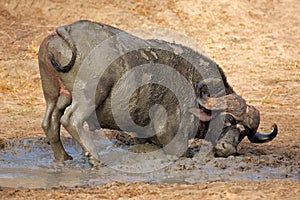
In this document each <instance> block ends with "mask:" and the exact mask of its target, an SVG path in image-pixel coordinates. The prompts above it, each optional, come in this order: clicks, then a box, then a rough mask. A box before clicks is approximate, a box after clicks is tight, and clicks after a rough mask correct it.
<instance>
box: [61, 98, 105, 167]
mask: <svg viewBox="0 0 300 200" xmlns="http://www.w3.org/2000/svg"><path fill="white" fill-rule="evenodd" d="M94 111H95V108H94V107H93V106H91V105H90V104H89V103H88V102H85V103H76V102H75V101H73V102H72V104H71V106H70V108H69V109H68V110H67V111H66V112H65V114H64V115H63V116H62V118H61V123H62V125H63V126H64V128H65V129H66V130H67V131H68V132H69V133H70V134H71V135H72V137H73V138H74V139H75V140H76V141H77V142H78V143H79V144H80V146H81V148H82V150H83V152H84V154H85V155H86V156H87V157H88V159H89V162H90V164H91V165H93V166H99V165H100V162H99V158H98V151H97V148H96V146H95V144H94V142H93V140H92V138H91V137H90V134H89V133H87V132H86V130H84V127H83V124H84V122H85V121H86V120H87V119H88V118H89V117H90V115H91V114H92V113H93V112H94Z"/></svg>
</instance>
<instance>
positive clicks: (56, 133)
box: [42, 94, 72, 162]
mask: <svg viewBox="0 0 300 200" xmlns="http://www.w3.org/2000/svg"><path fill="white" fill-rule="evenodd" d="M70 102H71V99H70V97H69V96H68V95H66V94H61V95H60V96H59V97H58V99H57V102H47V108H46V113H45V117H44V120H43V123H42V128H43V129H44V131H45V133H46V136H47V138H48V140H49V142H50V145H51V147H52V150H53V152H54V157H55V160H56V161H59V162H62V161H65V160H71V159H72V157H71V156H70V155H68V154H67V152H66V151H65V149H64V147H63V145H62V143H61V139H60V125H61V124H60V118H61V116H62V115H63V112H64V111H65V109H66V107H67V106H68V105H69V104H70Z"/></svg>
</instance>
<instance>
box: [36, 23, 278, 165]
mask: <svg viewBox="0 0 300 200" xmlns="http://www.w3.org/2000/svg"><path fill="white" fill-rule="evenodd" d="M39 68H40V74H41V80H42V86H43V92H44V96H45V100H46V104H47V109H46V113H45V117H44V120H43V123H42V127H43V129H44V131H45V133H46V135H47V138H48V139H49V141H50V144H51V147H52V149H53V151H54V156H55V159H56V160H58V161H63V160H67V159H71V157H70V156H69V155H68V154H67V153H66V151H65V150H64V147H63V145H62V143H61V140H60V125H61V124H62V125H63V126H64V127H65V129H66V130H67V131H68V132H69V133H70V134H71V135H72V137H73V138H74V139H75V140H76V141H77V142H78V143H79V144H80V145H81V147H82V148H83V150H84V151H85V152H87V153H88V154H87V155H92V156H93V158H96V159H101V158H99V157H98V154H97V151H95V146H94V143H93V141H92V140H91V138H89V137H88V136H87V135H88V134H87V133H86V131H87V130H85V129H84V128H83V125H84V122H87V124H88V125H89V129H90V130H95V129H99V128H110V129H117V130H124V131H130V132H134V133H136V135H137V137H139V138H145V139H146V140H148V141H151V142H153V143H155V144H157V145H159V146H161V147H162V148H164V150H165V151H166V152H167V153H170V154H175V155H178V156H181V155H183V154H184V152H185V151H186V149H187V145H188V140H189V139H190V138H193V137H198V138H207V139H209V140H211V141H212V142H213V144H214V149H213V152H214V154H215V155H216V156H223V157H227V156H229V155H232V154H235V153H236V151H237V145H238V144H239V143H240V142H241V140H242V139H243V138H244V137H245V136H247V137H248V139H249V140H250V141H251V142H253V143H263V142H267V141H270V140H272V139H273V138H275V137H276V135H277V126H276V125H274V130H273V131H272V132H271V133H270V134H260V133H258V132H257V129H258V126H259V122H260V116H259V111H258V110H256V109H255V108H254V107H253V106H249V105H247V104H246V102H245V100H244V99H243V98H242V97H240V96H238V95H237V94H236V93H235V92H234V91H233V89H232V87H231V86H230V85H229V84H228V82H227V80H226V77H225V75H224V72H223V71H222V69H221V68H219V67H218V65H217V64H216V63H215V62H213V61H212V60H211V59H209V58H207V57H206V56H204V55H201V54H199V53H197V52H195V51H193V50H192V49H190V48H187V47H184V46H182V45H179V44H175V43H169V42H165V41H160V40H143V39H140V38H138V37H135V36H133V35H131V34H129V33H126V32H124V31H122V30H119V29H117V28H114V27H111V26H108V25H105V24H100V23H94V22H90V21H78V22H75V23H73V24H70V25H66V26H61V27H58V28H57V29H56V32H54V33H52V34H50V35H49V36H48V37H47V38H46V39H44V41H43V42H42V44H41V46H40V50H39ZM124 77H125V78H124ZM129 94H130V95H129Z"/></svg>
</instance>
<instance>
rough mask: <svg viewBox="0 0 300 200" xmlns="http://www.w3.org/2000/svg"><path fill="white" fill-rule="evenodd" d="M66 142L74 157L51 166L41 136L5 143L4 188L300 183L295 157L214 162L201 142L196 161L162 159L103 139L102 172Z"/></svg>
mask: <svg viewBox="0 0 300 200" xmlns="http://www.w3.org/2000/svg"><path fill="white" fill-rule="evenodd" d="M63 143H64V145H65V147H66V150H67V152H68V153H69V154H70V155H72V156H73V158H74V159H73V160H71V161H67V162H65V163H64V164H59V163H55V162H53V153H52V151H51V148H50V145H49V144H48V143H47V140H46V139H45V138H43V137H40V138H26V139H23V140H18V141H9V142H6V143H4V144H1V145H0V186H2V187H13V188H18V187H23V188H53V187H59V186H66V187H75V186H87V185H99V184H103V183H107V182H111V181H115V180H118V181H149V182H153V183H175V182H177V183H197V182H207V181H233V180H235V181H236V180H267V179H293V180H300V178H299V165H295V164H291V163H298V162H297V160H298V157H297V156H296V157H295V156H288V155H287V156H283V155H273V154H269V155H259V156H257V155H240V156H236V157H233V156H231V157H229V158H211V157H207V156H204V155H206V154H207V153H208V152H209V149H210V145H209V143H206V142H203V141H202V142H200V143H201V151H200V152H198V153H195V155H194V157H193V158H180V159H175V157H172V156H163V154H161V155H159V154H160V153H161V152H159V150H156V148H155V147H154V146H152V145H150V144H144V145H135V146H129V145H120V143H119V142H111V141H107V140H99V141H97V144H98V145H102V146H103V152H101V154H100V156H101V157H102V158H104V161H105V162H106V164H107V166H106V167H100V168H99V169H93V168H91V167H90V165H89V164H88V162H87V160H86V158H85V157H84V156H82V155H81V154H82V153H81V149H80V148H79V146H78V145H77V144H76V142H74V141H73V140H72V139H71V138H63ZM116 144H118V145H116ZM120 146H122V148H120ZM205 146H206V147H205ZM141 149H142V150H141ZM149 149H150V151H152V152H155V154H156V155H159V156H156V155H152V154H148V153H146V154H142V153H141V152H142V151H143V150H149ZM198 149H199V145H198ZM194 150H196V151H197V145H196V146H195V145H194ZM135 151H138V152H139V153H137V154H130V153H129V156H128V152H135ZM130 155H131V156H130ZM139 156H140V157H139ZM109 161H111V162H109ZM298 164H299V163H298Z"/></svg>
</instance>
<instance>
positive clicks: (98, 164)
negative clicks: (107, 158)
mask: <svg viewBox="0 0 300 200" xmlns="http://www.w3.org/2000/svg"><path fill="white" fill-rule="evenodd" d="M84 155H85V156H86V157H87V158H88V162H89V163H90V165H91V166H92V167H93V168H95V169H98V168H100V167H104V164H103V163H102V162H101V161H100V160H98V159H96V158H94V157H93V156H92V154H91V153H89V152H85V154H84Z"/></svg>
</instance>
